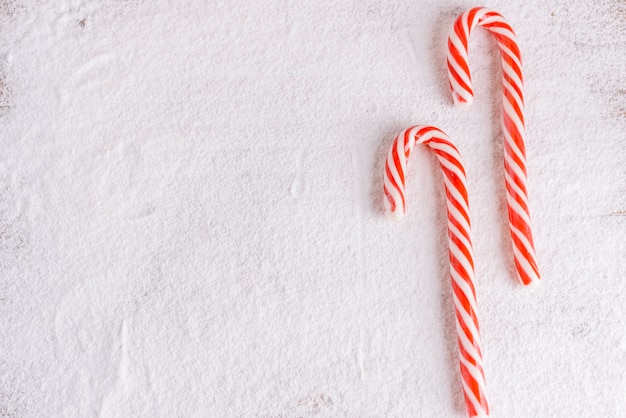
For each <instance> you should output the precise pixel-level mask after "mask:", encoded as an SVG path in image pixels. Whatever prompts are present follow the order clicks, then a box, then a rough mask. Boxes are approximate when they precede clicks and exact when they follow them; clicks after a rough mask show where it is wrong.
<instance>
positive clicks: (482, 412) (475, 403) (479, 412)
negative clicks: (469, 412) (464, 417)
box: [461, 379, 487, 418]
mask: <svg viewBox="0 0 626 418" xmlns="http://www.w3.org/2000/svg"><path fill="white" fill-rule="evenodd" d="M461 380H462V383H463V391H464V392H465V393H466V394H467V397H468V398H469V400H470V402H471V403H472V406H473V407H474V409H475V410H476V415H474V416H473V417H469V418H476V417H481V416H487V412H486V411H485V410H484V409H483V407H482V406H481V405H480V402H478V399H476V396H474V392H472V390H471V389H470V388H469V387H468V386H467V383H465V381H463V379H461Z"/></svg>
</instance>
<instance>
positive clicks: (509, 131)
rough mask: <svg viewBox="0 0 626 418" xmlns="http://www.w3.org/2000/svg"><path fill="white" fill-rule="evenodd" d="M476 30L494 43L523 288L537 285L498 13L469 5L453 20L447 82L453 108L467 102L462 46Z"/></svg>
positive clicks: (505, 34)
mask: <svg viewBox="0 0 626 418" xmlns="http://www.w3.org/2000/svg"><path fill="white" fill-rule="evenodd" d="M476 26H482V27H484V28H486V29H487V30H488V31H489V32H490V33H491V34H492V35H493V36H494V37H495V38H496V41H497V42H498V46H499V48H500V56H501V61H502V76H503V81H504V85H503V90H502V91H503V96H504V97H503V112H502V127H503V131H504V168H505V180H506V197H507V203H508V211H509V228H510V230H511V238H512V240H513V254H514V257H515V267H516V270H517V274H518V278H519V280H520V281H521V282H522V283H523V284H524V285H530V284H536V283H540V281H539V280H540V277H539V269H538V268H537V257H536V255H535V245H534V243H533V237H532V232H531V226H530V213H529V210H528V192H527V190H526V189H527V186H526V184H527V173H526V149H525V145H524V131H525V126H524V93H523V77H522V59H521V56H520V51H519V48H518V46H517V38H516V36H515V33H514V32H513V29H512V28H511V26H510V25H509V24H508V23H507V21H506V20H505V19H504V18H503V17H502V15H501V14H500V13H498V12H495V11H492V10H489V9H486V8H484V7H475V8H473V9H470V10H468V11H466V12H465V13H463V14H462V15H461V16H459V17H458V18H457V20H456V22H454V27H453V29H452V32H451V33H450V36H449V37H448V78H449V80H450V88H451V89H452V96H453V98H454V102H455V104H457V105H463V104H467V105H469V104H471V103H472V99H473V91H472V78H471V75H470V70H469V65H468V57H467V54H468V52H467V46H468V40H469V37H470V34H471V32H472V30H473V29H474V28H475V27H476Z"/></svg>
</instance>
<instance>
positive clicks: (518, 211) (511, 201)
mask: <svg viewBox="0 0 626 418" xmlns="http://www.w3.org/2000/svg"><path fill="white" fill-rule="evenodd" d="M506 201H507V203H508V204H509V207H510V208H511V209H512V210H513V212H515V213H516V214H517V215H519V216H520V217H521V218H522V220H523V221H524V223H525V224H526V225H530V218H529V217H528V214H527V213H526V211H525V210H524V208H523V207H522V206H520V204H519V203H517V201H516V200H515V199H513V196H511V195H510V194H509V193H507V194H506Z"/></svg>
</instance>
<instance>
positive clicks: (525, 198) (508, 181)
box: [504, 170, 528, 207]
mask: <svg viewBox="0 0 626 418" xmlns="http://www.w3.org/2000/svg"><path fill="white" fill-rule="evenodd" d="M504 179H505V180H506V184H508V185H510V186H511V188H513V190H514V191H515V193H517V195H518V196H519V197H521V199H522V200H523V201H524V204H526V207H528V196H526V192H525V191H524V190H522V188H521V187H519V186H518V185H517V183H516V182H515V180H513V177H511V176H510V175H509V173H508V171H507V170H504Z"/></svg>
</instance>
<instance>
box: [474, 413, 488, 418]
mask: <svg viewBox="0 0 626 418" xmlns="http://www.w3.org/2000/svg"><path fill="white" fill-rule="evenodd" d="M487 417H489V415H488V414H482V413H479V414H477V415H471V416H470V418H487Z"/></svg>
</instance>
